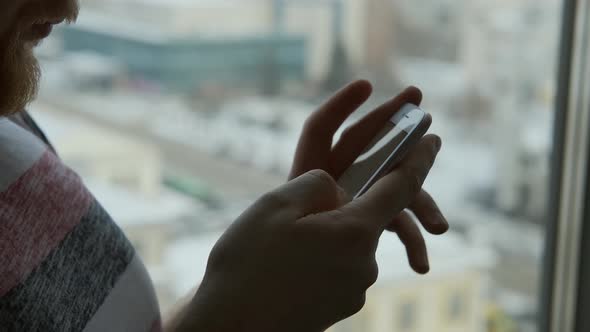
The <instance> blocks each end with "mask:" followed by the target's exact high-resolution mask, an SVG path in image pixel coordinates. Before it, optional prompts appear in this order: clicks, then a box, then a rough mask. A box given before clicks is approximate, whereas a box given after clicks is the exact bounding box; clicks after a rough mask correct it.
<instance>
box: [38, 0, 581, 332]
mask: <svg viewBox="0 0 590 332" xmlns="http://www.w3.org/2000/svg"><path fill="white" fill-rule="evenodd" d="M564 4H565V7H564ZM81 5H82V10H81V15H80V17H79V20H78V22H77V24H75V25H72V26H68V27H61V28H59V29H57V30H56V31H55V33H54V34H53V36H52V37H51V39H49V40H47V41H46V42H45V43H44V44H43V45H42V46H41V47H40V48H39V49H38V55H39V58H40V59H41V62H42V66H43V68H44V76H43V84H42V88H41V92H40V95H39V98H38V100H37V101H36V102H35V103H34V104H33V105H32V107H31V111H32V114H33V116H34V117H35V118H36V119H37V121H38V122H39V123H40V125H41V127H42V128H43V129H44V130H45V131H46V133H47V135H48V136H49V138H50V140H51V141H52V142H53V143H54V145H55V146H56V148H57V150H58V152H59V154H60V156H61V157H62V158H63V159H64V160H65V161H66V163H69V164H71V165H72V167H73V168H75V170H76V171H78V173H80V175H81V176H82V177H83V178H84V179H85V180H86V181H87V182H88V183H90V184H92V188H91V189H93V192H94V194H95V195H96V196H97V197H99V198H100V197H105V196H106V197H113V195H114V194H113V193H116V198H117V199H110V200H105V201H106V204H105V205H106V206H105V207H106V208H107V210H109V213H110V214H111V215H112V216H113V218H114V219H115V220H117V222H118V223H119V224H120V225H121V226H122V228H123V229H126V228H128V227H133V228H134V229H137V230H138V231H139V232H142V230H143V229H144V228H145V229H153V228H152V227H153V225H154V224H155V225H158V227H161V228H158V231H157V232H154V233H165V234H171V235H170V236H162V237H158V241H151V242H150V241H148V242H143V243H142V244H140V245H139V247H138V248H137V250H138V251H140V254H141V252H142V251H144V252H146V253H148V252H153V251H158V252H159V253H160V254H161V255H162V257H163V259H158V260H157V262H155V263H153V264H151V265H150V264H148V266H147V268H148V270H149V271H150V272H152V273H154V274H157V275H158V283H157V285H156V286H157V287H159V288H161V289H158V290H157V291H158V293H159V294H160V295H161V296H162V297H165V298H162V299H160V302H161V303H162V304H163V306H164V307H163V308H162V310H163V311H164V312H166V311H167V309H168V308H167V306H168V305H169V304H172V303H174V302H175V301H176V300H177V299H179V298H181V297H182V296H184V295H185V294H186V293H188V292H189V291H190V289H192V287H194V286H195V285H196V284H198V283H199V281H200V278H202V276H203V271H204V269H203V266H204V265H205V264H206V258H207V253H208V251H209V250H210V249H211V247H212V245H213V243H215V241H216V239H217V238H218V237H219V236H220V234H221V233H222V232H223V230H224V229H225V228H226V227H227V226H228V224H229V223H231V221H232V220H234V219H235V218H236V217H237V216H238V215H240V213H241V212H242V211H243V210H244V209H246V208H247V207H248V206H249V205H250V204H251V203H252V202H253V200H254V199H256V198H257V197H259V196H260V195H261V194H262V193H264V192H266V191H268V190H270V189H272V188H274V187H276V186H278V185H280V184H281V183H283V182H284V180H285V178H286V175H287V173H288V171H289V168H290V163H291V160H292V154H293V152H294V148H295V144H296V142H297V139H298V135H299V130H300V128H301V125H302V124H303V122H304V121H305V119H306V117H307V116H308V115H309V114H310V112H312V111H313V110H314V109H315V108H316V107H317V106H318V104H319V103H321V102H322V101H323V100H325V99H326V98H328V97H329V96H330V95H331V94H332V93H333V92H334V91H335V89H336V88H337V87H339V86H341V85H343V84H345V83H346V82H348V81H350V80H352V79H355V78H358V77H363V78H368V79H370V80H371V81H372V82H373V83H374V84H375V92H374V96H373V99H372V100H371V101H370V102H369V103H368V104H367V105H366V106H364V107H363V108H361V109H360V110H359V112H358V115H356V116H355V119H356V118H358V116H361V115H362V114H366V113H367V112H368V111H369V110H370V109H371V108H373V107H375V106H376V105H377V104H378V103H379V102H380V101H384V100H386V99H388V98H389V97H391V95H392V94H395V93H396V92H398V91H400V90H401V89H403V88H404V87H405V86H407V85H410V84H412V85H417V86H419V87H420V88H421V89H422V90H423V92H424V101H423V104H422V107H423V108H424V109H425V110H426V111H428V112H430V113H432V114H433V115H434V123H433V126H432V131H433V132H436V133H438V134H440V135H441V136H442V138H443V140H444V148H443V151H442V154H441V155H440V157H439V159H438V161H437V164H436V166H435V167H434V169H433V170H432V174H431V176H430V177H429V179H428V181H427V183H426V185H425V187H426V189H427V190H428V191H429V192H430V193H431V194H432V196H434V197H435V198H436V199H437V201H438V203H439V205H440V207H441V209H442V210H443V211H444V212H445V214H446V215H447V217H448V219H449V222H450V223H451V225H452V230H451V232H450V234H448V235H447V236H445V237H442V238H438V237H434V236H429V235H427V236H426V241H427V242H428V246H429V254H430V262H431V264H432V267H431V270H432V271H431V274H430V275H429V276H427V277H418V276H416V275H415V274H413V273H412V272H411V271H410V269H409V268H408V267H407V264H406V261H405V259H406V258H405V253H404V249H403V246H402V245H401V244H400V243H399V241H398V240H397V239H396V238H395V236H392V237H388V236H391V234H386V235H385V236H386V237H387V238H384V240H383V241H381V243H380V248H379V251H378V255H377V259H378V261H379V263H380V277H379V281H378V283H377V284H376V285H375V286H374V288H373V290H372V291H370V292H369V293H368V297H367V309H366V310H367V315H366V316H364V317H365V318H363V321H366V324H365V323H363V324H364V326H367V328H365V330H366V331H367V332H373V331H383V330H384V329H389V328H391V330H394V331H398V330H399V331H412V330H415V329H417V327H420V328H422V325H421V323H422V322H429V321H437V319H439V318H440V317H439V316H440V314H439V313H440V312H441V311H440V308H437V307H431V305H432V306H438V305H440V303H444V308H446V309H442V310H443V311H444V312H445V316H446V317H447V318H448V320H449V321H450V322H455V323H457V324H462V325H461V327H460V329H461V330H464V331H474V332H488V330H486V329H485V326H486V324H488V325H489V326H511V327H512V326H514V327H515V329H517V330H518V331H522V332H529V331H537V329H539V328H543V326H550V324H549V323H548V322H545V323H541V324H540V323H539V321H540V320H539V317H541V318H540V319H545V318H544V317H549V316H551V317H553V316H554V315H557V316H559V314H557V313H556V312H560V311H559V310H557V309H556V308H557V306H556V307H554V309H553V313H552V314H551V315H550V313H549V312H546V311H547V310H546V307H549V306H551V305H552V304H554V303H564V302H563V301H565V302H567V301H570V302H571V301H572V300H571V298H569V299H560V298H559V296H557V295H555V294H558V295H559V294H566V293H568V290H572V289H577V288H576V285H577V284H576V283H575V280H573V279H571V280H570V279H568V278H566V275H565V274H566V273H570V274H571V273H573V272H572V271H574V272H576V271H577V270H576V268H577V261H568V260H567V257H577V256H573V255H568V253H569V254H571V253H572V252H574V251H575V250H574V249H576V248H574V247H572V248H570V246H565V247H563V248H561V249H560V247H559V246H558V245H557V243H563V242H566V243H575V241H571V239H575V237H570V238H568V237H565V235H563V234H570V235H571V234H581V233H577V231H579V228H576V227H574V226H572V227H569V226H568V225H569V224H568V221H567V220H565V219H567V218H565V217H564V216H566V215H565V214H564V213H565V212H560V213H561V217H560V218H562V219H563V220H561V223H560V226H559V227H565V228H559V229H560V230H561V229H565V231H563V232H557V229H553V228H555V227H557V226H554V225H553V223H554V222H555V220H557V217H558V216H559V215H560V214H559V213H558V212H557V211H568V208H566V204H565V203H564V202H562V199H564V198H572V197H576V195H574V194H575V193H579V192H573V191H572V192H571V195H570V196H568V194H566V193H567V191H566V190H565V189H567V188H565V186H566V184H565V183H569V184H570V185H571V186H576V183H585V178H583V177H581V176H571V180H567V178H565V177H564V176H563V174H562V173H564V174H565V173H567V172H566V171H569V172H570V173H567V174H568V175H572V174H574V173H575V174H578V173H576V172H578V171H579V169H578V166H579V165H581V164H576V163H574V162H570V161H568V162H567V163H566V162H565V160H569V159H568V158H573V157H575V156H576V154H575V153H574V147H575V146H583V145H580V142H579V141H576V140H575V139H574V138H576V137H578V138H579V137H582V138H583V139H585V138H586V136H583V135H582V134H581V133H582V132H583V131H582V130H581V129H580V128H578V129H576V130H573V129H572V130H570V129H569V128H571V127H572V126H573V124H575V123H576V122H578V123H581V122H583V121H582V120H584V119H585V118H583V117H579V118H578V121H575V119H573V118H572V117H574V115H571V114H575V116H581V115H577V113H575V112H574V111H576V110H579V109H582V108H583V107H586V106H587V105H588V100H587V99H583V98H581V99H580V98H579V99H575V98H574V97H572V96H570V94H572V93H573V92H575V91H578V90H580V91H582V90H583V89H580V88H579V87H578V85H580V83H579V82H582V81H584V80H586V81H589V82H590V77H588V76H590V75H588V74H587V73H586V72H587V71H588V70H587V67H584V66H585V65H584V64H585V62H584V61H582V60H580V59H588V54H585V55H584V56H583V54H584V53H583V51H582V49H584V50H585V48H584V46H583V45H585V43H587V40H588V35H587V31H590V30H588V26H586V25H583V24H582V23H580V22H585V21H586V20H587V17H588V13H587V12H588V10H589V9H588V8H587V7H588V6H589V5H588V3H587V2H586V1H573V0H535V1H530V0H511V1H489V0H459V1H443V2H440V1H439V2H437V1H412V0H393V1H391V0H387V1H386V0H371V1H369V0H325V1H310V0H309V1H303V0H282V1H268V0H249V1H196V0H195V1H153V0H100V1H92V2H90V1H89V2H88V3H87V4H86V3H85V2H84V1H82V2H81ZM562 8H565V12H566V13H570V16H569V17H568V16H566V18H567V19H566V20H565V21H563V22H562V17H561V14H560V13H561V11H562ZM162 13H166V14H165V15H164V14H162ZM572 13H575V15H574V14H572ZM219 22H224V24H222V25H220V24H219ZM562 25H563V27H564V28H563V29H562V30H564V33H563V40H562V39H561V37H560V27H561V26H562ZM574 26H575V28H574ZM575 31H578V33H577V34H575V37H574V32H575ZM579 31H582V32H585V33H586V34H585V35H583V36H581V34H580V32H579ZM568 32H569V33H568ZM584 38H585V39H584ZM560 45H562V46H561V47H560ZM580 45H582V46H580ZM576 50H577V51H576ZM568 52H569V53H568ZM572 52H574V53H575V52H577V53H579V54H582V55H578V58H579V59H578V60H577V62H576V61H573V62H572V63H566V62H564V61H566V60H567V59H570V58H573V55H572ZM560 53H561V58H562V59H559V58H558V55H559V54H560ZM564 59H565V60H564ZM586 61H587V60H586ZM560 62H561V66H558V65H559V63H560ZM570 65H571V66H570ZM586 65H587V64H586ZM558 67H563V68H561V71H562V74H561V75H560V76H559V77H558V75H556V73H557V69H558ZM570 67H571V68H573V69H577V73H578V74H575V75H574V77H570V76H568V75H566V74H565V73H566V72H567V73H568V74H571V73H570V71H568V70H567V69H569V68H570ZM564 68H566V69H564ZM573 69H572V72H573ZM576 75H577V76H576ZM568 82H571V84H566V83H568ZM576 84H577V85H576ZM573 85H575V86H573ZM576 87H577V88H576ZM582 88H585V89H586V90H587V91H590V89H588V87H587V86H582ZM568 100H569V102H566V101H568ZM572 100H577V102H576V103H572ZM584 103H585V105H586V106H582V105H583V104H584ZM556 104H557V105H559V108H558V109H557V110H556V108H555V105H556ZM568 105H569V106H568ZM566 115H567V116H568V118H567V120H568V121H569V122H571V123H570V124H569V125H568V126H565V125H564V123H566V122H567V121H566ZM554 119H558V120H559V119H561V121H557V122H556V123H554ZM580 119H581V120H580ZM352 120H354V119H351V121H352ZM562 122H563V123H562ZM569 122H568V123H569ZM349 123H351V122H349ZM572 123H573V124H572ZM554 126H555V128H556V130H557V131H556V133H557V134H555V135H553V132H554ZM560 126H562V127H560ZM566 127H567V128H568V129H567V130H570V131H567V130H566ZM107 133H108V134H107ZM113 133H115V134H113ZM574 133H576V134H578V136H575V137H569V136H567V135H574ZM580 135H582V136H580ZM566 137H569V138H568V139H566ZM73 138H75V139H73ZM89 145H90V146H93V147H95V149H88V148H87V146H89ZM565 147H567V149H569V150H567V151H569V152H568V154H567V155H566V154H565V153H564V155H563V156H562V157H563V158H551V156H552V152H555V151H560V150H559V149H564V148H565ZM554 148H555V150H554ZM101 151H102V152H104V151H107V152H108V153H99V152H101ZM562 152H563V151H562ZM113 155H115V156H117V157H116V158H111V156H113ZM577 155H581V154H577ZM557 156H559V154H557ZM554 159H558V160H564V165H561V164H558V163H557V162H556V161H554ZM550 163H551V164H550ZM99 166H100V167H99ZM568 167H569V168H568ZM113 173H117V174H113ZM575 174H574V175H575ZM134 179H135V180H134ZM564 179H565V180H564ZM564 181H565V182H564ZM556 186H557V187H556ZM556 188H558V189H559V190H557V189H556ZM576 188H577V187H576ZM549 195H554V196H553V197H552V199H551V201H550V204H547V199H546V198H547V197H549ZM555 195H561V196H555ZM569 201H570V202H572V203H569V204H574V203H575V202H576V201H575V200H574V199H573V198H572V199H570V200H569ZM578 203H579V202H578ZM579 204H581V205H580V206H583V204H582V203H579ZM570 208H571V209H569V211H578V210H576V209H575V208H579V206H573V205H572V206H570ZM571 213H574V212H571ZM567 217H571V218H570V219H569V220H572V222H573V220H577V219H576V218H575V217H576V215H567ZM578 217H579V216H578ZM580 218H581V217H580ZM142 220H144V221H143V222H142ZM187 220H190V221H191V222H186V221H187ZM564 220H565V221H564ZM142 223H143V224H142ZM552 225H553V226H552ZM547 227H550V228H549V231H547V230H548V228H547ZM160 229H165V230H166V231H165V232H164V231H160ZM553 234H559V237H558V236H557V235H555V238H553V236H554V235H553ZM546 241H548V242H546ZM156 242H157V246H158V249H157V250H155V249H154V248H153V247H151V246H155V245H156V244H155V243H156ZM546 246H547V248H549V249H548V255H545V254H544V250H545V248H546ZM571 246H573V244H572V245H571ZM556 252H558V253H559V254H555V253H556ZM554 254H555V257H553V255H554ZM545 257H547V258H546V260H545ZM560 259H561V260H562V261H563V260H566V263H567V264H566V263H563V264H564V265H560V264H561V263H557V262H560ZM570 259H572V260H573V259H574V258H570ZM187 261H190V262H191V263H190V264H187V263H186V262H187ZM545 264H547V265H545ZM557 267H562V268H563V269H561V271H563V272H560V270H558V269H557ZM564 267H568V269H565V268H564ZM543 269H544V270H543ZM554 269H556V270H554ZM541 271H546V273H541ZM543 275H547V276H548V277H547V278H549V279H547V280H545V282H544V283H543V278H542V277H543ZM466 276H468V278H469V282H470V283H472V284H474V285H477V287H476V288H477V289H478V292H477V294H478V295H477V296H474V297H473V298H472V297H471V296H468V295H466V294H465V293H462V291H461V290H458V291H456V292H451V293H445V292H446V290H447V288H445V287H447V286H446V282H442V281H448V279H451V280H453V279H459V278H465V277H466ZM553 279H555V280H553ZM564 280H566V281H567V282H563V285H562V286H559V285H560V283H559V282H561V281H564ZM558 281H559V282H558ZM552 282H554V283H552ZM402 284H403V285H405V286H403V287H402V286H400V285H402ZM407 285H411V286H407ZM407 287H411V288H412V289H413V290H416V292H417V294H419V293H420V291H421V290H424V289H428V292H429V294H441V293H444V294H447V295H448V296H447V295H445V296H447V297H444V299H440V300H439V299H436V300H433V301H428V300H425V298H422V297H421V296H422V295H418V296H417V299H416V300H415V301H404V299H396V300H400V302H399V305H397V306H396V305H394V304H393V303H394V302H391V299H387V301H389V302H388V304H387V305H386V306H387V308H388V310H379V309H377V308H381V305H383V303H385V302H384V301H383V299H382V298H381V297H380V294H383V293H388V294H389V293H392V294H395V293H399V292H401V291H404V290H406V289H405V288H407ZM544 292H545V293H544ZM542 294H545V295H543V296H542ZM570 295H571V294H570ZM572 296H573V295H572ZM541 297H543V298H545V299H549V300H547V301H553V302H551V303H550V304H548V303H545V302H542V303H544V304H543V306H541V307H540V306H539V305H538V303H539V299H540V298H541ZM574 302H575V301H574ZM490 307H493V308H494V314H490V312H489V310H485V308H490ZM562 307H563V308H570V307H572V305H570V306H562ZM563 310H565V311H567V310H566V309H563ZM568 310H569V309H568ZM570 311H571V310H570ZM568 312H569V311H568ZM392 313H394V314H392ZM563 315H565V314H563ZM392 316H393V317H396V318H395V321H394V322H391V320H392V319H391V317H392ZM498 317H501V321H500V318H498ZM546 319H549V318H546ZM352 324H354V323H352ZM390 324H393V325H391V326H390ZM554 324H557V323H554ZM556 326H557V325H556ZM560 327H561V326H560ZM426 328H427V329H426V330H428V331H433V332H438V331H439V330H438V329H437V326H429V327H426ZM359 330H360V329H359ZM554 330H555V331H567V330H568V329H567V328H561V329H560V328H557V329H554ZM443 332H444V331H443Z"/></svg>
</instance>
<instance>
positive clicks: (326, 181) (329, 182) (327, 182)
mask: <svg viewBox="0 0 590 332" xmlns="http://www.w3.org/2000/svg"><path fill="white" fill-rule="evenodd" d="M307 174H308V175H309V176H311V177H313V178H314V179H316V180H317V181H318V183H320V184H321V185H323V186H327V187H335V186H336V181H334V178H332V176H331V175H330V174H329V173H328V172H326V171H324V170H322V169H314V170H312V171H309V172H308V173H307Z"/></svg>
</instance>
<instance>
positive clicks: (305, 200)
mask: <svg viewBox="0 0 590 332" xmlns="http://www.w3.org/2000/svg"><path fill="white" fill-rule="evenodd" d="M262 201H263V202H265V204H269V205H271V206H274V207H275V208H277V209H282V210H288V211H289V212H290V213H291V217H293V218H295V219H299V218H302V217H304V216H307V215H310V214H316V213H321V212H326V211H331V210H335V209H337V208H339V207H341V206H343V205H344V204H346V203H347V202H349V198H348V197H347V194H346V193H345V191H344V190H343V189H342V188H340V187H339V186H338V184H337V183H336V181H335V180H334V179H333V178H332V176H330V174H328V173H327V172H325V171H323V170H312V171H309V172H307V173H305V174H303V175H301V176H299V177H297V178H295V179H293V180H291V181H289V182H287V183H285V184H284V185H282V186H281V187H279V188H277V189H275V190H273V191H271V192H269V193H268V194H266V195H265V196H264V197H263V199H262Z"/></svg>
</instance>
